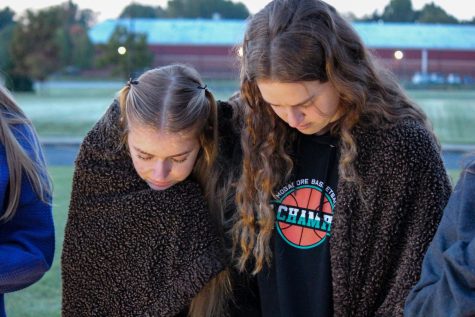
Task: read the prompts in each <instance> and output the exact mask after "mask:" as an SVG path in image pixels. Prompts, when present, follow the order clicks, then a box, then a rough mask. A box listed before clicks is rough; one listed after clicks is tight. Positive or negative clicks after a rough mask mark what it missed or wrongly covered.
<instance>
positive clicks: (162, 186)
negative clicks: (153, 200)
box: [147, 182, 175, 190]
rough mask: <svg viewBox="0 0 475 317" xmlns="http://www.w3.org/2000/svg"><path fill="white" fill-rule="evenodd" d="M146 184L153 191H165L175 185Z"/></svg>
mask: <svg viewBox="0 0 475 317" xmlns="http://www.w3.org/2000/svg"><path fill="white" fill-rule="evenodd" d="M147 184H148V186H149V187H150V188H151V189H153V190H166V189H168V188H170V187H172V186H173V185H175V183H168V184H154V183H150V182H147Z"/></svg>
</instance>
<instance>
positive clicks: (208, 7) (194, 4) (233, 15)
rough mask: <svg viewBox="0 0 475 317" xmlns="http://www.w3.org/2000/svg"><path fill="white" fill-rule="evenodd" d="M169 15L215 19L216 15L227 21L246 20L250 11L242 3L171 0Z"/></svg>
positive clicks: (210, 0)
mask: <svg viewBox="0 0 475 317" xmlns="http://www.w3.org/2000/svg"><path fill="white" fill-rule="evenodd" d="M167 10H168V15H169V17H172V18H208V19H209V18H213V17H214V16H215V15H216V14H217V15H219V16H220V17H222V18H225V19H245V18H247V17H248V16H249V10H248V9H247V8H246V6H245V5H244V4H242V3H234V2H232V1H228V0H169V1H168V6H167Z"/></svg>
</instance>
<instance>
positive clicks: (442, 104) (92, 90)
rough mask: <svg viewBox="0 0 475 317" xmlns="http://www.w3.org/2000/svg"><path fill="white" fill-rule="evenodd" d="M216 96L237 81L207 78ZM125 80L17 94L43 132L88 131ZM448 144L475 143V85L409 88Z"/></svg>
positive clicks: (52, 134)
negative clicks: (461, 88) (452, 87)
mask: <svg viewBox="0 0 475 317" xmlns="http://www.w3.org/2000/svg"><path fill="white" fill-rule="evenodd" d="M207 83H208V87H210V89H211V90H212V91H213V92H214V94H215V96H216V99H218V100H226V99H227V98H229V96H231V94H232V93H233V92H234V91H236V89H237V87H238V83H237V82H236V81H208V82H207ZM121 85H122V83H120V82H108V83H100V82H97V83H94V82H93V83H91V82H86V83H71V84H70V85H67V83H62V85H59V86H58V85H54V84H51V85H45V86H44V87H42V88H41V90H39V92H38V93H36V94H16V95H15V97H16V99H17V101H18V103H19V104H20V105H21V107H22V108H23V109H24V111H25V112H26V113H27V115H28V116H29V117H30V118H31V119H32V120H33V123H34V124H35V126H36V128H37V130H38V132H39V134H40V135H41V136H43V137H58V136H59V137H83V136H84V135H85V133H86V132H87V131H88V130H89V129H90V128H91V126H92V125H93V124H94V123H95V122H96V121H97V120H98V119H99V118H100V116H101V115H102V114H103V113H104V111H105V110H106V109H107V107H108V106H109V105H110V103H111V102H112V100H113V99H114V96H115V93H116V91H118V90H119V89H120V88H121ZM408 94H409V95H410V96H411V97H412V98H413V99H414V100H415V101H416V102H417V103H418V104H419V105H420V106H421V107H422V109H423V110H424V111H425V112H426V113H427V115H428V117H429V119H430V120H431V122H432V124H433V126H434V130H435V132H436V134H437V136H438V137H439V139H440V141H441V143H443V144H475V90H409V91H408Z"/></svg>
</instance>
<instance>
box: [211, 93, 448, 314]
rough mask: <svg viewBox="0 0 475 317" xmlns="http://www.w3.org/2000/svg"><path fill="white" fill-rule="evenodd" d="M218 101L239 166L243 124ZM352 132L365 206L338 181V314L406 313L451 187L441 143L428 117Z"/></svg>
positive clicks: (334, 239) (233, 163)
mask: <svg viewBox="0 0 475 317" xmlns="http://www.w3.org/2000/svg"><path fill="white" fill-rule="evenodd" d="M219 107H220V110H221V113H222V115H221V116H220V120H221V122H220V124H221V123H222V124H225V123H226V120H222V119H223V116H224V117H225V118H226V119H227V124H228V127H227V128H224V127H222V128H221V131H227V133H228V134H229V135H228V136H227V137H226V138H225V141H226V142H227V148H225V150H222V151H221V153H222V154H224V155H227V156H228V157H227V158H222V159H221V160H222V161H223V162H229V163H228V164H229V166H228V167H227V169H228V170H237V171H239V170H240V168H241V165H242V162H241V160H240V158H238V156H237V155H236V153H240V143H239V141H237V142H236V140H240V135H239V128H235V127H233V124H232V123H231V122H233V119H232V114H233V111H232V107H231V106H230V105H229V104H227V103H224V102H221V103H220V104H219ZM353 134H354V136H355V138H356V143H357V146H358V156H357V158H356V161H355V163H354V164H355V166H356V170H357V172H358V175H360V177H361V180H362V182H363V184H364V186H363V198H364V199H365V200H366V204H364V203H362V201H361V199H360V196H359V195H358V193H357V190H356V187H355V186H354V185H353V184H350V183H348V182H346V181H344V180H341V179H340V180H339V184H338V189H337V203H336V206H335V210H334V217H333V222H332V233H331V235H332V236H331V240H330V253H331V270H332V283H333V305H334V316H335V317H350V316H355V317H356V316H357V317H363V316H380V317H391V316H398V317H400V316H403V308H404V301H405V299H406V297H407V295H408V293H409V291H410V289H411V288H412V287H413V286H414V284H415V283H416V282H417V280H418V279H419V275H420V271H421V266H422V259H423V256H424V254H425V252H426V249H427V247H428V246H429V243H430V241H431V240H432V237H433V235H434V233H435V230H436V229H437V225H438V223H439V221H440V219H441V216H442V212H443V209H444V207H445V205H446V204H447V201H448V198H449V196H450V193H451V185H450V182H449V179H448V177H447V173H446V171H445V168H444V165H443V163H442V159H441V155H440V150H439V147H438V145H437V144H436V143H435V141H434V139H433V137H432V135H431V134H430V133H429V131H428V130H427V129H426V128H425V127H424V126H422V124H421V123H419V122H416V121H414V120H404V121H401V122H399V123H398V124H396V125H395V126H393V127H392V128H391V129H383V128H378V127H375V128H362V127H357V128H355V129H354V131H353ZM222 137H223V136H222ZM223 138H224V137H223ZM233 140H234V141H233ZM238 174H239V172H237V173H236V175H238ZM309 304H310V303H309Z"/></svg>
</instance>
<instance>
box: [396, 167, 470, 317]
mask: <svg viewBox="0 0 475 317" xmlns="http://www.w3.org/2000/svg"><path fill="white" fill-rule="evenodd" d="M404 314H405V316H408V317H413V316H421V317H423V316H424V317H426V316H431V317H437V316H441V317H442V316H443V317H455V316H475V159H472V160H471V162H470V163H469V164H468V165H467V167H466V168H465V170H464V172H463V173H462V175H461V177H460V180H459V182H458V183H457V186H456V187H455V190H454V192H453V194H452V196H451V197H450V200H449V202H448V204H447V207H446V208H445V210H444V216H443V218H442V221H441V223H440V225H439V228H438V229H437V233H436V234H435V236H434V239H433V240H432V243H431V244H430V247H429V249H428V251H427V253H426V255H425V257H424V261H423V265H422V273H421V279H420V280H419V282H418V283H417V284H416V286H415V287H414V288H413V290H412V291H411V293H410V294H409V297H408V298H407V300H406V305H405V310H404Z"/></svg>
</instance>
